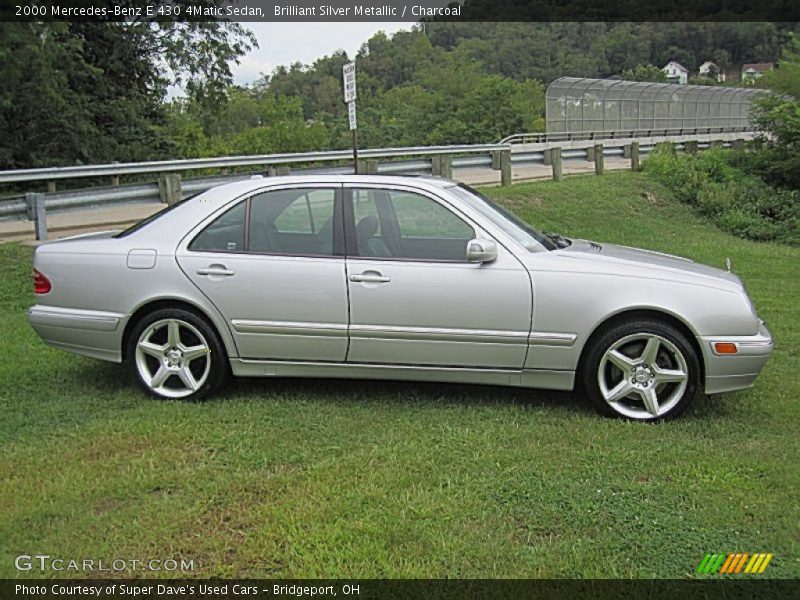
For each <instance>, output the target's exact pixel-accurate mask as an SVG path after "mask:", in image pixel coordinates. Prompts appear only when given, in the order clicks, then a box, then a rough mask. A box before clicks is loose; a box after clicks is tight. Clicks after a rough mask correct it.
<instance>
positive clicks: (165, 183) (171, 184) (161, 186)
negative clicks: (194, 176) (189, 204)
mask: <svg viewBox="0 0 800 600" xmlns="http://www.w3.org/2000/svg"><path fill="white" fill-rule="evenodd" d="M158 197H159V198H160V199H161V202H163V203H164V204H175V203H176V202H179V201H180V200H181V198H182V197H183V194H182V191H181V175H180V173H162V174H161V175H160V176H159V177H158Z"/></svg>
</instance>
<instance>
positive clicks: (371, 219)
mask: <svg viewBox="0 0 800 600" xmlns="http://www.w3.org/2000/svg"><path fill="white" fill-rule="evenodd" d="M379 226H380V221H378V217H376V216H374V215H369V216H366V217H364V218H363V219H361V220H360V221H359V222H358V225H356V236H357V237H358V239H360V240H363V239H367V238H371V237H374V236H375V234H376V233H377V232H378V227H379Z"/></svg>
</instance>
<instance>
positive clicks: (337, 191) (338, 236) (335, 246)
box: [184, 183, 345, 259]
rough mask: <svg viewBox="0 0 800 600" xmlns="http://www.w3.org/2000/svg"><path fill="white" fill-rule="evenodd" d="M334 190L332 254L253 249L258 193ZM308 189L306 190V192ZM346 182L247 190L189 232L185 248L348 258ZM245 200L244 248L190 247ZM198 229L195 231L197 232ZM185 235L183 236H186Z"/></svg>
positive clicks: (298, 256)
mask: <svg viewBox="0 0 800 600" xmlns="http://www.w3.org/2000/svg"><path fill="white" fill-rule="evenodd" d="M309 189H315V190H333V192H334V196H333V224H332V227H333V240H332V249H331V250H332V251H331V254H311V253H295V252H263V251H251V250H250V249H249V248H250V239H249V238H250V208H251V202H250V200H251V199H252V198H253V197H255V196H258V195H260V194H266V193H270V192H281V191H286V190H309ZM307 194H308V192H306V195H307ZM342 197H343V185H342V184H341V183H339V184H336V183H321V184H304V185H286V186H275V187H269V188H266V189H259V190H254V191H251V192H248V194H247V195H246V196H245V197H244V198H242V197H241V196H239V197H238V198H235V199H234V200H233V201H232V202H230V203H228V204H226V205H225V206H223V207H221V208H220V209H219V210H217V211H215V212H214V213H213V214H211V215H209V216H208V217H206V220H205V221H204V222H203V223H202V224H201V225H200V226H199V230H197V232H196V233H194V235H192V233H190V234H189V235H188V236H186V238H189V237H191V239H190V240H189V241H188V242H185V246H184V247H185V250H186V251H187V252H200V253H205V254H240V255H243V256H279V257H290V258H291V257H297V258H335V259H342V258H344V257H345V233H344V217H343V206H342V205H343V200H342ZM242 202H244V203H245V218H244V228H245V229H244V246H245V247H244V249H242V250H203V249H194V248H192V247H191V245H192V243H194V241H195V239H197V237H199V236H200V235H201V234H202V233H203V232H204V231H205V230H206V229H207V228H208V227H210V226H211V224H212V223H214V222H215V221H216V220H217V219H219V218H220V217H222V216H223V215H224V214H225V213H227V212H228V211H230V210H233V209H234V208H236V207H237V206H238V205H239V204H241V203H242ZM194 231H195V230H193V232H194ZM186 238H184V239H186Z"/></svg>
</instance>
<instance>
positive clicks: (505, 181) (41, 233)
mask: <svg viewBox="0 0 800 600" xmlns="http://www.w3.org/2000/svg"><path fill="white" fill-rule="evenodd" d="M663 141H668V140H665V139H664V138H663V137H654V138H651V139H650V140H648V141H645V142H644V143H642V144H641V145H640V143H639V141H637V140H630V139H627V140H616V141H613V142H612V143H608V142H609V140H605V142H604V143H599V142H597V141H594V140H591V141H571V142H570V143H569V144H568V146H567V147H564V148H561V147H558V146H550V147H546V148H537V149H526V148H519V150H518V151H516V150H514V149H513V147H512V145H511V144H485V145H469V146H433V147H409V148H385V149H374V150H364V151H361V152H360V155H361V157H363V158H362V159H361V160H360V169H359V171H360V172H362V173H364V174H432V175H438V176H442V177H446V178H452V177H453V170H454V169H465V168H487V169H492V170H495V171H500V183H501V185H510V184H511V181H512V165H513V166H517V167H523V166H525V165H536V164H543V165H548V166H551V168H552V177H553V179H554V180H556V181H558V180H560V179H561V178H562V173H563V171H562V161H570V160H586V161H590V162H594V163H595V172H596V173H597V174H601V173H602V172H603V170H604V158H605V157H613V156H622V157H625V158H629V159H630V161H631V162H630V165H631V168H632V169H638V168H639V160H640V155H642V154H647V153H648V152H650V151H651V150H652V148H653V147H654V146H655V144H656V143H660V142H663ZM743 143H744V140H743V139H735V137H734V136H733V135H731V134H730V133H729V132H728V133H726V134H724V135H719V136H717V138H716V139H714V136H713V134H712V135H711V136H709V135H705V136H702V135H701V136H688V138H687V137H684V138H682V139H681V140H680V141H679V142H677V143H675V145H676V147H677V148H678V149H683V150H686V151H687V152H695V151H697V150H698V149H702V148H706V147H708V146H710V145H713V144H720V145H728V146H729V145H734V146H736V145H743ZM403 157H411V158H407V159H405V160H398V159H399V158H403ZM378 158H384V159H387V160H382V161H379V160H377V159H378ZM350 159H351V154H350V152H349V151H333V152H318V153H304V154H272V155H259V156H239V157H222V158H208V159H194V160H182V161H157V162H147V163H128V164H110V165H93V166H85V167H61V168H52V169H27V170H24V171H0V183H9V182H36V181H42V180H46V181H53V180H54V179H62V180H63V179H73V178H81V177H98V176H109V177H111V178H112V180H113V181H114V185H111V186H102V187H94V188H89V189H82V190H71V191H63V192H55V191H51V192H49V193H47V194H43V193H27V194H25V195H24V196H17V197H12V198H9V199H5V200H2V201H0V218H20V217H27V219H28V220H30V221H34V223H35V233H36V239H46V237H47V226H46V211H47V210H58V209H67V208H77V207H87V206H101V205H107V204H109V203H123V202H124V203H129V202H146V201H151V202H155V201H161V202H164V203H166V204H171V203H174V202H176V201H178V200H180V199H181V198H183V197H185V196H188V195H191V194H195V193H199V192H203V191H205V190H207V189H211V188H213V187H216V186H218V185H222V184H225V183H230V182H233V181H237V180H242V179H247V178H250V177H252V176H253V175H256V174H258V175H262V176H263V175H267V176H274V175H288V174H289V173H290V172H299V173H303V174H347V173H353V166H352V164H335V165H334V166H322V167H321V166H319V163H325V162H328V163H330V162H333V163H343V162H344V161H348V160H350ZM290 164H291V165H295V166H297V165H300V166H301V167H302V168H300V169H297V168H295V169H294V171H290V167H289V166H288V165H290ZM246 166H256V167H258V169H256V170H253V171H249V172H245V173H237V174H233V175H229V174H227V173H226V172H225V170H226V169H228V168H231V167H246ZM210 168H220V169H223V174H221V175H217V176H211V177H199V178H194V179H183V178H182V176H181V172H186V171H192V170H198V169H210ZM140 173H157V174H158V175H159V178H158V181H157V182H144V183H134V184H126V185H120V183H119V177H120V176H121V175H126V174H140Z"/></svg>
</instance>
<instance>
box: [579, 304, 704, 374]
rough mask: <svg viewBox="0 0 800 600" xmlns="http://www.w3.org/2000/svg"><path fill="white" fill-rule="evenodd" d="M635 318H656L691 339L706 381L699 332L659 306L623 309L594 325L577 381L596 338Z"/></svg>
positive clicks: (584, 351) (701, 372)
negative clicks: (698, 337)
mask: <svg viewBox="0 0 800 600" xmlns="http://www.w3.org/2000/svg"><path fill="white" fill-rule="evenodd" d="M633 319H655V320H658V321H662V322H664V323H667V324H669V325H672V326H673V327H675V328H676V329H677V330H678V331H680V332H681V333H683V334H684V335H685V336H686V338H687V339H688V340H689V343H690V344H691V346H692V349H693V350H694V351H695V353H696V354H697V360H698V362H699V364H700V381H701V382H702V381H705V357H704V355H703V351H702V348H701V347H700V343H699V342H698V341H697V334H696V333H695V331H694V330H693V329H692V328H691V327H690V326H689V324H688V323H686V321H684V320H683V319H681V318H680V317H678V316H676V315H675V314H673V313H670V312H667V311H665V310H663V309H659V308H643V307H641V308H640V307H637V308H628V309H624V310H621V311H619V312H617V313H614V314H613V315H609V316H608V317H606V318H605V319H604V320H603V321H600V322H599V323H598V324H597V325H596V326H595V327H594V329H593V330H592V332H591V333H590V334H589V337H587V338H586V342H585V343H584V344H583V348H581V353H580V357H579V358H578V369H577V373H576V375H578V377H576V381H580V376H581V375H582V371H583V369H584V368H585V361H586V355H587V354H588V353H589V352H590V351H591V348H592V344H594V342H595V340H597V338H598V337H600V336H601V335H602V334H603V333H604V332H605V331H606V330H607V329H609V328H611V327H614V326H615V325H618V324H619V323H623V322H625V321H630V320H633Z"/></svg>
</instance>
